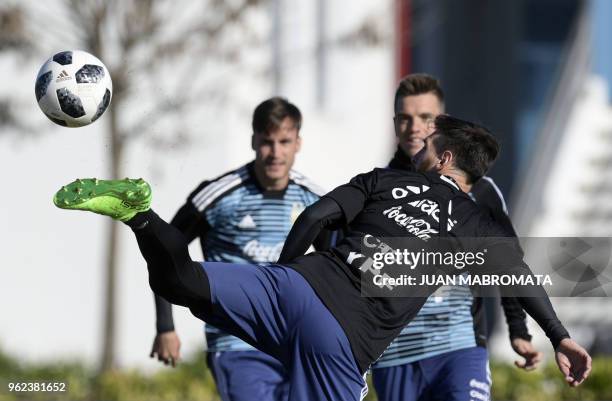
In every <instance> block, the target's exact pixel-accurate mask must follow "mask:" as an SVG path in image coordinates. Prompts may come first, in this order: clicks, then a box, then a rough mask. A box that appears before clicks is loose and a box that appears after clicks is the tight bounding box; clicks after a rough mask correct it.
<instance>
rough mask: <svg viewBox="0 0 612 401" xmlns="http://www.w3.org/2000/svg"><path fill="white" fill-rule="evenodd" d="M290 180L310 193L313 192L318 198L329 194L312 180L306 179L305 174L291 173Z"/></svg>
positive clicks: (292, 171)
mask: <svg viewBox="0 0 612 401" xmlns="http://www.w3.org/2000/svg"><path fill="white" fill-rule="evenodd" d="M289 179H291V180H293V182H295V183H296V184H298V185H301V186H303V187H306V188H307V189H308V190H309V191H310V192H313V193H314V194H316V195H318V196H323V195H325V194H326V193H327V191H325V190H324V189H323V188H321V187H320V186H318V185H317V184H315V183H313V182H312V181H311V180H309V179H308V178H306V177H305V176H304V175H303V174H301V173H299V172H297V171H295V170H291V171H289Z"/></svg>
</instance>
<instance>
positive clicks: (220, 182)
mask: <svg viewBox="0 0 612 401" xmlns="http://www.w3.org/2000/svg"><path fill="white" fill-rule="evenodd" d="M236 178H239V176H238V175H236V174H230V175H226V176H224V177H223V178H221V179H219V180H218V181H215V182H212V183H210V184H208V185H207V186H206V187H204V188H203V189H202V190H201V191H200V192H198V194H197V195H195V196H194V197H193V199H192V202H193V203H194V204H198V203H201V202H202V200H203V199H205V198H206V197H208V196H209V195H210V194H211V193H212V192H215V191H216V190H217V189H218V188H219V187H223V186H225V185H227V182H228V181H234V180H235V179H236Z"/></svg>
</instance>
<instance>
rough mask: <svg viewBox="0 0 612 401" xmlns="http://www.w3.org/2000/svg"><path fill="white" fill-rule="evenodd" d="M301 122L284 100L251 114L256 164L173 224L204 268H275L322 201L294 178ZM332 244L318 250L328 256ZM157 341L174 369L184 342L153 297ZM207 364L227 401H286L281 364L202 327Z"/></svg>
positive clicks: (213, 188) (184, 210) (206, 189)
mask: <svg viewBox="0 0 612 401" xmlns="http://www.w3.org/2000/svg"><path fill="white" fill-rule="evenodd" d="M301 123H302V116H301V113H300V111H299V109H298V108H297V107H296V106H295V105H293V104H291V103H289V102H288V101H287V100H286V99H283V98H280V97H274V98H271V99H268V100H266V101H264V102H263V103H261V104H260V105H258V106H257V107H256V108H255V111H254V113H253V122H252V127H253V136H252V139H251V146H252V148H253V150H254V151H255V160H254V161H252V162H250V163H248V164H246V165H244V166H242V167H240V168H239V169H237V170H234V171H231V172H228V173H226V174H224V175H222V176H220V177H218V178H215V179H213V180H210V181H204V182H203V183H201V184H200V185H199V186H198V187H197V188H196V189H195V190H194V191H193V192H192V193H191V194H190V195H189V197H188V198H187V202H186V203H185V204H184V205H183V206H182V207H181V208H180V209H179V211H178V212H177V214H176V215H175V216H174V218H173V219H172V225H174V226H175V227H177V228H178V229H179V230H180V231H181V232H182V233H183V234H184V235H185V236H186V238H187V240H188V242H191V241H193V240H194V239H195V238H198V237H199V239H200V244H201V246H202V252H203V254H204V259H205V260H206V261H215V262H231V263H258V262H276V261H277V259H278V257H279V255H280V252H281V250H282V247H283V243H284V241H285V238H286V236H287V234H288V233H289V230H290V229H291V226H292V225H293V222H294V221H295V219H296V218H297V216H298V215H299V214H300V213H301V212H302V210H303V209H304V208H305V207H306V206H308V205H310V204H312V203H313V202H315V201H316V200H317V199H318V198H319V194H320V190H319V189H318V188H317V187H316V186H314V185H313V184H312V183H311V182H310V181H308V180H307V179H306V178H305V177H304V176H302V175H301V174H299V173H297V172H295V171H293V170H292V166H293V163H294V160H295V156H296V154H297V153H298V151H299V150H300V145H301V137H300V135H299V131H300V127H301ZM328 239H329V237H328V236H326V235H325V234H323V235H321V236H320V238H319V240H318V242H317V243H316V244H315V247H316V248H317V249H323V248H324V247H325V245H324V244H325V243H326V241H328ZM155 305H156V311H157V335H156V337H155V340H154V343H153V349H152V351H151V356H152V357H154V356H157V357H158V359H159V360H160V361H163V362H165V363H166V364H169V363H170V364H172V365H174V364H175V362H176V361H177V360H178V359H179V357H180V354H179V348H180V340H179V337H178V335H177V333H176V332H175V330H174V323H173V318H172V306H171V304H170V303H168V302H167V301H166V300H165V299H163V298H161V297H159V296H156V299H155ZM205 332H206V340H207V344H208V348H207V351H208V353H207V362H208V366H209V368H210V369H211V371H212V373H213V376H214V378H215V381H216V384H217V389H218V391H219V394H220V396H221V398H222V399H223V401H243V400H258V401H272V400H285V399H287V392H288V388H287V386H288V382H287V375H286V373H285V370H284V369H283V367H282V365H281V363H280V362H278V361H277V360H276V359H274V358H272V357H271V356H269V355H267V354H264V353H263V352H261V351H258V350H256V349H255V348H253V347H251V346H250V345H248V344H247V343H245V342H244V341H242V340H240V339H238V338H236V337H234V336H230V335H228V334H226V333H224V332H222V331H220V330H218V329H216V328H215V327H212V326H210V325H206V326H205Z"/></svg>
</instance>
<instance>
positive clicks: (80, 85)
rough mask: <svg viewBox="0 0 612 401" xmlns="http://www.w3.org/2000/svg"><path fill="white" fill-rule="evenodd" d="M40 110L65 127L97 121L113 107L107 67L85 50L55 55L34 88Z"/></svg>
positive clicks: (45, 66)
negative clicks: (111, 105) (110, 106)
mask: <svg viewBox="0 0 612 401" xmlns="http://www.w3.org/2000/svg"><path fill="white" fill-rule="evenodd" d="M34 92H35V93H36V101H37V102H38V105H39V106H40V109H41V110H42V111H43V113H45V115H46V116H47V117H49V119H50V120H51V121H53V122H54V123H56V124H59V125H62V126H64V127H82V126H84V125H87V124H91V123H92V122H94V121H96V120H97V119H98V118H100V116H101V115H102V114H103V113H104V111H105V110H106V109H107V108H108V105H109V104H110V101H111V97H112V93H113V83H112V81H111V77H110V74H109V73H108V69H107V68H106V66H105V65H104V64H103V63H102V62H101V61H100V60H98V58H96V57H94V56H92V55H91V54H89V53H87V52H84V51H82V50H70V51H64V52H60V53H57V54H55V55H54V56H53V57H51V58H50V59H49V60H47V61H46V62H45V63H44V64H43V66H42V67H41V68H40V71H38V76H37V77H36V85H35V88H34Z"/></svg>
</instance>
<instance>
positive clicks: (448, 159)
mask: <svg viewBox="0 0 612 401" xmlns="http://www.w3.org/2000/svg"><path fill="white" fill-rule="evenodd" d="M439 158H440V165H443V166H447V167H448V166H450V164H451V163H452V162H454V161H455V156H454V155H453V153H452V152H451V151H450V150H445V151H444V152H442V154H441V155H440V157H439Z"/></svg>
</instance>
